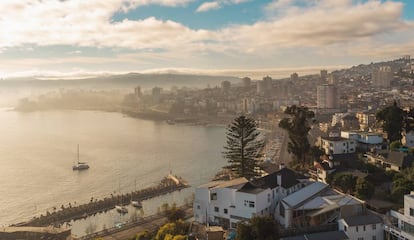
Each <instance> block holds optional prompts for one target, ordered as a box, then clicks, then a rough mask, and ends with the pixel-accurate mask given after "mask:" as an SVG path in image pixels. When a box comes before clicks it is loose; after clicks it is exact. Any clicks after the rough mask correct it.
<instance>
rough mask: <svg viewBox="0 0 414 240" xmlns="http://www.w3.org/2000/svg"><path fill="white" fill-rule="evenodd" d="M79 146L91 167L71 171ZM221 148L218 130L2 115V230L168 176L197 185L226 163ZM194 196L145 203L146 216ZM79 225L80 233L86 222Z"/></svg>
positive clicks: (57, 114)
mask: <svg viewBox="0 0 414 240" xmlns="http://www.w3.org/2000/svg"><path fill="white" fill-rule="evenodd" d="M77 144H79V146H80V160H81V161H85V162H88V164H89V165H90V169H89V170H87V171H81V172H78V171H72V165H73V163H74V161H75V160H76V159H77ZM224 144H225V129H224V128H221V127H204V126H184V125H168V124H165V123H163V122H154V121H149V120H141V119H135V118H130V117H128V116H124V115H122V114H120V113H107V112H95V111H45V112H31V113H22V112H16V111H11V110H10V109H0V166H1V167H0V226H7V225H9V224H12V223H17V222H21V221H26V220H29V219H31V218H32V217H33V216H38V215H40V214H44V213H45V212H46V211H47V210H49V211H52V209H53V208H54V207H56V208H60V206H61V205H62V204H63V205H67V204H68V203H71V204H72V205H73V204H75V205H76V204H81V203H85V202H88V201H89V200H90V199H91V198H92V197H93V198H98V199H99V198H103V197H106V196H109V195H110V194H111V193H118V192H122V193H125V192H130V191H133V190H135V189H140V188H144V187H148V186H150V185H155V184H158V182H159V180H161V179H162V178H163V177H164V176H166V175H167V174H168V173H169V172H170V171H172V172H173V174H176V175H179V176H181V177H183V178H184V179H186V180H187V181H188V182H189V183H190V184H191V185H192V186H193V187H195V186H198V185H200V184H203V183H205V182H208V181H209V180H210V179H211V178H212V177H213V176H214V174H215V173H216V172H217V171H218V170H219V169H221V167H222V166H224V165H225V164H226V163H225V160H224V159H223V158H222V155H221V151H222V148H223V146H224ZM191 193H192V189H186V190H184V191H181V192H176V193H174V194H170V195H168V196H164V197H161V198H156V199H154V200H152V201H148V202H147V203H146V202H144V210H145V211H147V214H148V212H154V211H155V209H156V208H157V207H158V206H160V205H161V204H162V203H164V202H165V201H168V202H169V203H171V202H175V201H177V202H178V203H179V202H180V201H183V199H184V198H186V197H189V196H191ZM140 214H142V213H140ZM106 217H107V218H111V221H110V222H115V221H117V220H116V219H115V218H119V216H115V215H114V216H111V215H110V214H109V215H107V216H106ZM89 221H92V220H89ZM93 221H95V220H93ZM96 221H97V220H96ZM105 224H107V225H106V227H111V226H110V225H111V223H105ZM75 225H76V224H75ZM75 225H74V227H73V228H74V230H75V232H76V233H77V234H82V233H83V232H84V230H85V229H84V227H85V226H84V224H83V225H81V226H75ZM98 228H99V227H98Z"/></svg>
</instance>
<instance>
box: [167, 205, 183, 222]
mask: <svg viewBox="0 0 414 240" xmlns="http://www.w3.org/2000/svg"><path fill="white" fill-rule="evenodd" d="M165 215H166V216H167V218H168V221H169V222H176V221H178V220H183V219H184V217H185V212H184V210H183V209H181V208H177V207H176V206H172V207H171V208H169V209H167V210H166V211H165Z"/></svg>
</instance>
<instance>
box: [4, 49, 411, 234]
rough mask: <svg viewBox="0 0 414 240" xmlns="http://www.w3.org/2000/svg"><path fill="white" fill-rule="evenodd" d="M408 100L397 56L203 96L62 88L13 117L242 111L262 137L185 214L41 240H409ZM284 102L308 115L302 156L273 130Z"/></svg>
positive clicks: (198, 190) (215, 121) (181, 116)
mask: <svg viewBox="0 0 414 240" xmlns="http://www.w3.org/2000/svg"><path fill="white" fill-rule="evenodd" d="M413 94H414V60H412V59H411V58H410V56H408V55H407V56H403V57H401V58H398V59H395V60H391V61H385V62H378V63H370V64H361V65H358V66H353V67H351V68H348V69H342V70H336V71H332V72H329V71H327V70H324V69H321V70H320V74H315V75H306V76H300V75H299V74H297V73H295V72H292V74H291V75H290V77H289V78H284V79H272V78H271V77H269V76H264V77H263V79H261V80H254V79H250V78H249V77H244V78H241V79H238V80H237V81H229V80H224V81H222V82H221V84H220V85H219V86H209V87H207V88H204V89H196V88H187V87H181V88H179V87H172V88H171V89H163V88H161V87H159V86H158V87H153V88H152V89H149V90H144V89H141V87H140V86H136V87H135V88H134V89H131V90H130V91H129V93H124V92H114V91H105V90H101V91H88V90H60V91H58V92H52V93H48V94H44V95H43V96H42V97H40V98H37V99H23V100H21V101H20V102H19V105H18V106H17V107H16V110H19V111H35V110H45V109H55V108H64V109H84V110H104V111H115V112H121V113H123V114H125V115H128V116H131V117H137V118H144V119H154V120H160V121H165V122H166V123H168V124H171V125H175V124H194V125H208V126H224V127H227V126H228V125H229V124H230V123H231V122H232V121H233V119H236V118H237V117H239V116H246V117H248V118H250V119H254V120H255V123H256V124H257V130H258V131H260V132H261V133H262V134H261V135H260V136H263V137H262V138H263V141H264V142H265V144H264V146H263V147H261V148H260V149H257V150H258V151H260V156H261V157H260V158H257V159H255V161H257V165H258V169H255V171H256V172H257V173H258V175H257V176H256V177H253V178H246V177H240V176H234V175H232V174H230V173H229V170H228V169H223V171H221V172H219V173H217V175H216V176H215V177H214V179H212V181H211V182H206V183H205V184H203V185H201V186H193V187H195V189H194V193H193V200H192V203H190V207H188V206H187V207H185V206H183V208H180V207H181V206H180V207H176V206H173V207H171V206H170V208H168V206H166V207H165V208H166V209H165V216H166V217H165V218H157V219H156V220H154V223H153V225H152V226H151V224H148V222H151V220H146V222H145V221H142V222H141V221H139V220H137V222H136V223H135V224H133V225H128V226H119V228H117V229H115V230H113V231H106V232H103V233H100V234H101V235H99V234H93V233H91V234H90V235H87V236H85V237H82V238H75V237H74V236H71V234H70V229H69V231H66V230H65V231H63V230H62V231H60V230H59V231H58V230H56V229H61V228H59V227H58V226H55V228H54V230H50V236H52V237H50V238H44V239H71V238H72V237H73V238H72V239H174V240H178V239H206V240H207V239H208V240H213V239H217V240H219V239H220V240H222V239H228V240H230V239H285V240H299V239H304V240H305V239H332V240H336V239H337V240H345V239H355V240H382V239H404V240H408V239H414V191H412V190H414V166H413V165H412V163H413V160H414V124H413V123H414V118H413V117H414V110H412V109H414V96H413ZM69 102H70V104H67V103H69ZM292 106H295V107H298V108H299V110H298V111H302V110H303V111H309V112H313V118H312V119H311V120H309V121H306V120H305V121H304V122H302V123H303V124H309V130H308V131H307V132H306V134H307V135H306V136H305V138H306V139H307V140H308V142H309V144H310V149H309V151H307V152H305V153H303V154H304V155H303V158H302V159H299V158H298V155H295V153H294V152H292V151H291V150H292V148H290V147H289V146H292V143H291V142H292V139H293V140H294V138H292V135H290V134H289V131H288V130H287V129H286V128H283V127H281V122H282V120H283V119H285V118H286V119H288V118H291V117H295V115H294V114H289V113H288V111H287V109H291V108H292ZM387 111H388V112H387ZM393 111H394V112H393ZM381 112H382V113H384V114H379V113H381ZM397 113H398V114H401V119H400V120H399V118H398V116H396V115H397ZM393 121H397V122H398V121H400V123H396V122H393ZM387 123H388V124H389V125H386V124H387ZM394 123H396V124H394ZM393 124H394V125H393ZM399 124H400V125H401V126H400V125H399ZM299 125H300V124H299ZM390 125H392V126H390ZM387 127H388V128H387ZM398 127H400V128H399V129H395V128H398ZM390 129H391V130H395V131H396V132H397V137H395V136H394V135H392V134H391V132H390V131H391V130H390ZM398 134H399V136H398ZM176 180H177V179H175V178H172V181H176ZM177 181H179V180H177ZM183 209H184V210H183ZM179 219H180V220H179ZM183 219H184V220H183ZM185 219H187V220H185ZM145 224H147V225H145ZM164 224H165V225H164ZM154 226H156V227H154ZM43 227H45V226H43ZM24 231H26V230H24ZM4 232H7V231H6V230H4ZM16 232H19V231H16ZM33 232H36V231H35V230H33ZM249 232H250V233H249ZM248 233H249V234H253V235H254V236H253V235H248ZM33 234H34V233H33ZM117 234H118V235H117ZM128 234H129V235H128ZM243 234H246V235H245V236H244V237H243ZM266 234H268V235H266ZM125 235H128V237H126V238H125V237H123V236H125ZM0 236H2V235H1V231H0ZM33 236H37V235H36V234H34V235H33ZM246 236H247V237H246ZM1 239H3V238H1ZM6 239H13V237H12V238H6ZM42 239H43V238H42Z"/></svg>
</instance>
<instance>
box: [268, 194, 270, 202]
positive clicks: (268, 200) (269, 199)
mask: <svg viewBox="0 0 414 240" xmlns="http://www.w3.org/2000/svg"><path fill="white" fill-rule="evenodd" d="M267 202H270V193H268V194H267Z"/></svg>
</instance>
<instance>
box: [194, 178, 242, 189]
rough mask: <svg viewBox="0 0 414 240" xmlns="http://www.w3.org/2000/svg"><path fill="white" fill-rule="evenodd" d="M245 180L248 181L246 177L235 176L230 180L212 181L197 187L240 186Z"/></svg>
mask: <svg viewBox="0 0 414 240" xmlns="http://www.w3.org/2000/svg"><path fill="white" fill-rule="evenodd" d="M246 182H248V181H247V179H246V178H236V179H233V180H230V181H212V182H209V183H206V184H203V185H201V186H199V187H198V188H209V189H211V188H240V187H242V186H243V184H244V183H246Z"/></svg>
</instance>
